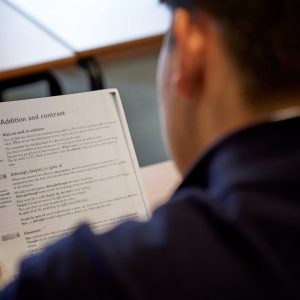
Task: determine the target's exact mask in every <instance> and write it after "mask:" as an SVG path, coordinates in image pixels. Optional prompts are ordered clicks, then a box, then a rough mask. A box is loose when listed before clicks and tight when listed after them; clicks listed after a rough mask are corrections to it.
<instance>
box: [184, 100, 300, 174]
mask: <svg viewBox="0 0 300 300" xmlns="http://www.w3.org/2000/svg"><path fill="white" fill-rule="evenodd" d="M255 100H256V102H257V103H258V102H259V103H260V104H259V105H257V104H254V103H256V102H255V101H248V100H247V101H245V100H244V99H242V98H239V97H234V96H233V95H232V97H227V99H225V98H224V97H223V98H222V101H220V102H219V103H218V105H217V106H214V105H212V106H209V107H204V106H202V107H201V108H199V109H198V114H197V117H196V120H197V121H196V122H197V129H196V131H197V133H196V134H195V136H196V137H197V138H196V140H195V147H194V148H193V150H192V151H191V152H190V154H189V158H187V160H188V159H189V162H190V163H188V162H187V163H186V164H185V166H186V168H185V170H183V173H186V172H187V171H188V170H189V169H190V167H191V166H192V164H193V162H194V161H195V160H196V159H197V158H198V157H199V154H203V153H204V152H206V151H207V150H208V149H209V148H210V147H211V146H212V145H213V144H215V143H216V142H217V141H218V140H220V139H221V138H223V137H224V136H226V135H229V134H231V133H234V132H236V131H238V130H240V129H243V128H246V127H250V126H253V125H255V124H258V123H261V122H266V121H271V120H276V119H280V118H285V117H289V116H292V115H295V111H297V112H296V113H298V109H299V114H300V97H299V96H288V95H286V96H285V97H284V96H282V97H281V98H279V97H276V99H275V98H272V99H271V98H268V99H267V98H265V99H259V101H257V99H255Z"/></svg>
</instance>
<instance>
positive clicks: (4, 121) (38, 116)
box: [0, 111, 66, 125]
mask: <svg viewBox="0 0 300 300" xmlns="http://www.w3.org/2000/svg"><path fill="white" fill-rule="evenodd" d="M65 115H66V113H65V111H60V112H52V113H46V114H36V115H34V116H29V117H22V118H20V117H15V118H7V119H1V122H0V125H8V124H14V123H24V122H28V121H35V120H40V119H50V118H56V117H63V116H65Z"/></svg>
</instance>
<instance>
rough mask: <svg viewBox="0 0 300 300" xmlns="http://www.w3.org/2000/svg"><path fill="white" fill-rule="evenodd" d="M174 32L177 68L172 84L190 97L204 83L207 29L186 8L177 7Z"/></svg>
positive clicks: (178, 90)
mask: <svg viewBox="0 0 300 300" xmlns="http://www.w3.org/2000/svg"><path fill="white" fill-rule="evenodd" d="M171 30H172V34H173V38H174V40H175V53H174V56H175V61H176V63H175V70H174V74H173V75H174V78H172V84H173V86H174V88H175V89H176V90H177V92H178V93H179V94H181V95H182V96H185V97H186V98H190V97H192V96H193V95H194V93H195V92H197V90H198V89H199V88H200V86H201V85H202V80H203V73H204V67H205V46H206V45H205V43H206V38H205V31H204V28H202V27H201V24H199V22H197V21H196V20H193V19H192V17H191V15H190V13H189V12H188V11H187V10H185V9H176V10H175V11H174V15H173V24H172V29H171Z"/></svg>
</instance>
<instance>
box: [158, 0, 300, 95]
mask: <svg viewBox="0 0 300 300" xmlns="http://www.w3.org/2000/svg"><path fill="white" fill-rule="evenodd" d="M161 2H162V3H166V4H167V5H169V6H170V7H171V8H172V9H175V8H179V7H182V8H186V9H187V10H189V11H195V10H197V9H198V10H199V9H200V10H203V11H205V12H206V13H208V14H209V15H210V16H211V17H213V18H214V19H215V20H216V21H217V22H219V23H220V24H221V26H222V28H223V32H224V36H223V38H224V42H225V45H226V47H227V49H228V53H229V55H230V56H231V59H232V61H233V62H234V63H235V65H236V67H237V69H238V70H239V71H240V74H241V78H242V80H243V83H244V87H245V91H246V92H247V93H248V94H251V96H259V95H265V94H274V93H277V92H296V93H299V91H300V59H299V56H300V0H161Z"/></svg>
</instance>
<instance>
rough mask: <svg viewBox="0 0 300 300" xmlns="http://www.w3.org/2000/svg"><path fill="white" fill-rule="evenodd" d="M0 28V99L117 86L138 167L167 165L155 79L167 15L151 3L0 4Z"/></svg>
mask: <svg viewBox="0 0 300 300" xmlns="http://www.w3.org/2000/svg"><path fill="white" fill-rule="evenodd" d="M0 22H1V24H0V25H1V26H0V39H1V44H0V93H1V98H2V101H15V100H21V99H31V98H40V97H47V96H50V95H55V94H60V93H61V94H71V93H79V92H86V91H90V90H94V89H98V88H99V87H100V88H101V87H103V88H117V89H118V90H119V92H120V94H121V98H122V102H123V106H124V110H125V113H126V116H127V121H128V125H129V129H130V133H131V136H132V140H133V143H134V147H135V150H136V154H137V157H138V160H139V163H140V165H141V166H144V165H148V164H152V163H156V162H160V161H164V160H167V159H168V155H167V153H166V150H165V147H164V143H163V141H162V137H161V132H160V125H159V113H158V103H157V97H156V87H155V76H156V66H157V60H158V54H159V48H160V45H161V41H162V37H163V34H164V33H165V31H166V29H167V26H168V23H169V16H168V14H167V13H166V10H165V9H164V8H163V7H162V6H160V5H159V4H158V1H156V0H128V1H122V2H121V1H115V0H87V1H84V2H82V1H77V0H72V1H71V0H62V1H61V0H60V1H58V0H51V1H50V0H43V1H37V0H26V1H25V0H7V1H4V0H0ZM90 63H92V67H90V65H91V64H90ZM95 64H96V65H97V66H96V67H95ZM97 67H99V69H97ZM100 73H101V74H100ZM49 74H50V76H51V80H53V79H54V80H55V84H56V85H58V89H55V88H54V90H50V89H49V78H48V76H49ZM99 74H100V75H101V79H100V80H99V78H98V79H97V78H96V79H95V78H93V77H95V76H96V77H97V76H99ZM99 81H100V83H99ZM101 85H102V86H101Z"/></svg>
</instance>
